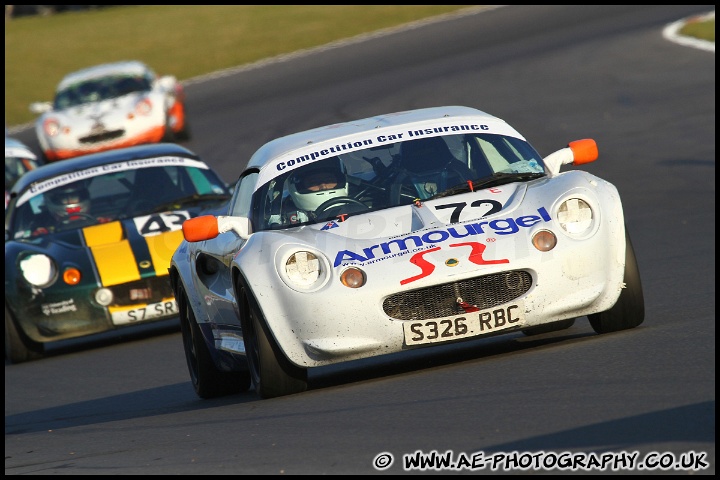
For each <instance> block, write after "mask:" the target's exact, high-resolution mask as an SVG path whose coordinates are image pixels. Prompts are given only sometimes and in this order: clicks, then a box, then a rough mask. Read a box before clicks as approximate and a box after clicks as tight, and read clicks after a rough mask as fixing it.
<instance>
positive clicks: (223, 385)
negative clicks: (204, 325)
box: [177, 286, 251, 398]
mask: <svg viewBox="0 0 720 480" xmlns="http://www.w3.org/2000/svg"><path fill="white" fill-rule="evenodd" d="M177 297H178V298H177V300H178V307H179V311H180V330H181V332H182V340H183V347H184V350H185V359H186V360H187V365H188V370H189V372H190V380H191V382H192V385H193V388H194V389H195V393H196V394H197V395H198V397H200V398H215V397H221V396H224V395H231V394H235V393H240V392H246V391H248V390H249V389H250V386H251V380H250V373H249V372H222V371H220V370H218V369H217V367H216V366H215V363H214V362H213V360H212V357H211V356H210V351H209V350H208V347H207V344H206V343H205V339H204V337H203V335H202V331H201V330H200V326H199V325H198V324H197V321H196V319H195V314H194V313H193V310H192V308H191V307H190V305H189V303H188V299H187V295H186V293H185V290H184V288H183V287H182V286H178V287H177Z"/></svg>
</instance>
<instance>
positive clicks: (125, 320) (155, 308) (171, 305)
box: [111, 299, 178, 325]
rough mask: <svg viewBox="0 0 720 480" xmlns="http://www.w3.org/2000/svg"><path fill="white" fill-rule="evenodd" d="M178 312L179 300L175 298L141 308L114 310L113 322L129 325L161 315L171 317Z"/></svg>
mask: <svg viewBox="0 0 720 480" xmlns="http://www.w3.org/2000/svg"><path fill="white" fill-rule="evenodd" d="M177 314H178V307H177V302H176V301H175V299H173V300H166V301H164V302H159V303H151V304H150V305H146V306H144V307H140V308H132V309H128V310H115V311H112V313H111V315H112V322H113V324H114V325H127V324H129V323H139V322H144V321H146V320H152V319H155V318H160V317H170V316H172V315H177Z"/></svg>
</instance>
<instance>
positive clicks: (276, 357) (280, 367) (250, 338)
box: [237, 286, 308, 398]
mask: <svg viewBox="0 0 720 480" xmlns="http://www.w3.org/2000/svg"><path fill="white" fill-rule="evenodd" d="M237 291H238V301H239V302H242V303H240V305H239V306H240V316H241V323H242V332H243V340H244V341H245V353H246V355H247V359H248V365H249V367H250V373H251V375H252V379H253V383H254V384H255V390H256V391H257V394H258V395H259V396H260V398H273V397H280V396H283V395H292V394H294V393H300V392H304V391H305V390H307V388H308V385H307V369H305V368H300V367H296V366H294V365H291V364H290V362H289V361H288V360H287V359H286V358H285V357H284V355H283V353H282V352H280V348H279V347H277V346H276V345H275V343H274V342H273V340H272V337H270V335H269V332H268V331H266V328H267V327H266V323H265V320H264V318H263V316H262V313H260V309H259V307H258V305H257V304H256V302H255V299H254V298H253V297H252V296H251V294H250V293H249V292H247V291H246V290H245V289H244V288H243V287H242V286H238V288H237Z"/></svg>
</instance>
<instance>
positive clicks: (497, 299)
mask: <svg viewBox="0 0 720 480" xmlns="http://www.w3.org/2000/svg"><path fill="white" fill-rule="evenodd" d="M531 286H532V276H531V275H530V274H529V273H528V272H525V271H522V270H514V271H510V272H503V273H496V274H493V275H486V276H483V277H476V278H470V279H467V280H462V281H460V282H453V283H446V284H444V285H435V286H433V287H428V288H421V289H419V290H412V291H407V292H401V293H396V294H394V295H390V296H389V297H387V298H386V299H385V301H384V302H383V310H385V313H386V314H387V315H388V316H390V317H392V318H396V319H398V320H426V319H430V318H441V317H449V316H452V315H458V314H463V313H465V311H464V310H463V308H462V307H461V306H460V304H459V302H460V301H462V302H465V303H468V304H471V305H474V306H476V307H478V308H480V309H481V310H484V309H486V308H491V307H494V306H495V305H500V304H503V303H507V302H510V301H512V300H514V299H516V298H518V297H519V296H521V295H523V294H525V293H526V292H527V291H528V290H530V287H531Z"/></svg>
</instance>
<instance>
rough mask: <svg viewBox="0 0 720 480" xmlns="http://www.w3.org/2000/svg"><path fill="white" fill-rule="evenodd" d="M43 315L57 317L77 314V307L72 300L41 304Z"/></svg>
mask: <svg viewBox="0 0 720 480" xmlns="http://www.w3.org/2000/svg"><path fill="white" fill-rule="evenodd" d="M40 308H41V309H42V313H43V315H45V316H46V317H49V316H50V315H58V314H60V313H67V312H77V306H76V305H75V300H74V299H72V298H71V299H69V300H63V301H62V302H55V303H43V304H42V305H40Z"/></svg>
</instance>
